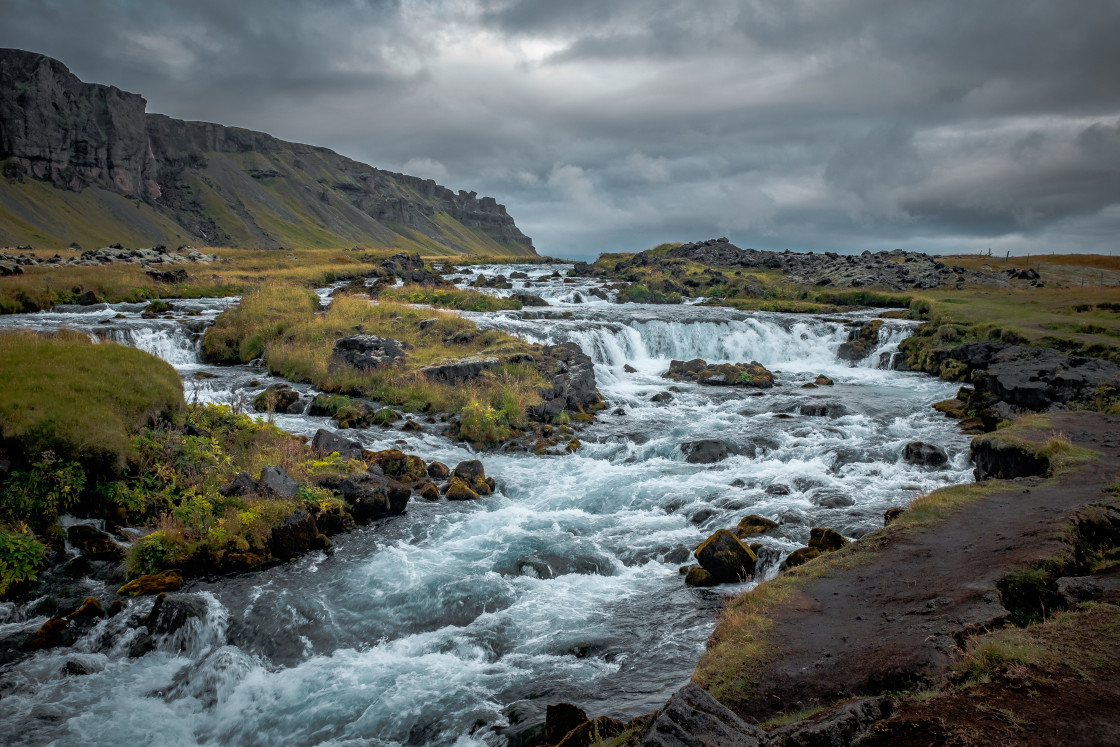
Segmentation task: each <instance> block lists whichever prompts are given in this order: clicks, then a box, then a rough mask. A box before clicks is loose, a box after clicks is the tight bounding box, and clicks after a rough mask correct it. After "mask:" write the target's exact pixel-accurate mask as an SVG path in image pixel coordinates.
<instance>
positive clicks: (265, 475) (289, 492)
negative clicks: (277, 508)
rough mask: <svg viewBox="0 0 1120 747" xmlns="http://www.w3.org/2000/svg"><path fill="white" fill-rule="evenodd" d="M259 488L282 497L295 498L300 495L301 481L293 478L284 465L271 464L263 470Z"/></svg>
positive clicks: (258, 484)
mask: <svg viewBox="0 0 1120 747" xmlns="http://www.w3.org/2000/svg"><path fill="white" fill-rule="evenodd" d="M257 489H258V490H260V491H261V492H262V493H271V494H273V495H276V496H279V497H280V498H295V497H296V496H298V495H299V483H298V482H296V481H295V480H293V479H292V478H291V477H290V476H289V475H288V473H287V472H285V471H284V470H283V468H282V467H277V466H276V465H274V464H273V465H269V466H267V467H265V468H264V469H262V470H261V479H260V480H259V481H258V483H257Z"/></svg>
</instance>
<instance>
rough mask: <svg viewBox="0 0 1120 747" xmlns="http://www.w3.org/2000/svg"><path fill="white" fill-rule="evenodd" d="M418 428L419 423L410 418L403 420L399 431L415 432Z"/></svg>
mask: <svg viewBox="0 0 1120 747" xmlns="http://www.w3.org/2000/svg"><path fill="white" fill-rule="evenodd" d="M419 430H420V424H419V423H417V422H416V421H415V420H412V419H409V420H406V421H404V425H402V426H401V431H402V432H404V433H415V432H416V431H419Z"/></svg>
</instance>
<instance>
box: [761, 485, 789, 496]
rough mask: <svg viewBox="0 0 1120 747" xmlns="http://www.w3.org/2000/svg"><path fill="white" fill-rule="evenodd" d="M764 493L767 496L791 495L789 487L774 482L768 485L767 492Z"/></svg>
mask: <svg viewBox="0 0 1120 747" xmlns="http://www.w3.org/2000/svg"><path fill="white" fill-rule="evenodd" d="M763 492H764V493H766V495H789V494H790V489H789V486H788V485H782V484H781V483H777V482H773V483H770V484H769V485H767V486H766V490H764V491H763Z"/></svg>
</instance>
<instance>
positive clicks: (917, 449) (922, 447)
mask: <svg viewBox="0 0 1120 747" xmlns="http://www.w3.org/2000/svg"><path fill="white" fill-rule="evenodd" d="M902 459H903V461H905V462H906V463H907V464H916V465H919V466H922V467H940V466H942V465H944V464H947V463H948V462H949V455H948V454H946V453H945V449H942V448H941V447H940V446H934V445H933V444H927V443H922V442H921V441H911V442H910V443H908V444H906V446H904V447H903V449H902Z"/></svg>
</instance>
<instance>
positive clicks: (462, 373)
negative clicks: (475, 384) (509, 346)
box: [420, 356, 501, 384]
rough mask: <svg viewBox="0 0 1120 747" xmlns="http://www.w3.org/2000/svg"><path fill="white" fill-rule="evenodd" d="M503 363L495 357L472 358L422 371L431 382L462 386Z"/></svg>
mask: <svg viewBox="0 0 1120 747" xmlns="http://www.w3.org/2000/svg"><path fill="white" fill-rule="evenodd" d="M500 363H501V361H499V360H498V359H497V358H494V357H483V356H472V357H470V358H461V359H459V360H457V361H453V362H451V363H439V364H436V365H433V366H425V367H424V368H421V369H420V372H421V373H423V374H424V376H425V378H427V379H428V380H429V381H438V382H440V383H444V384H461V383H462V382H464V381H471V380H473V379H477V378H478V377H479V376H481V375H482V372H483V371H488V370H490V369H492V368H497V367H498V365H499V364H500Z"/></svg>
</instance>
